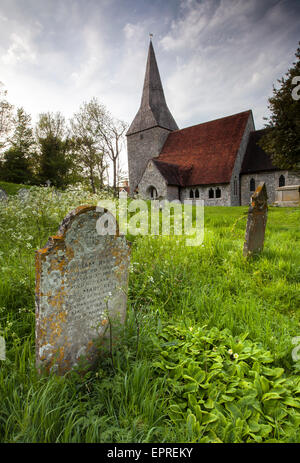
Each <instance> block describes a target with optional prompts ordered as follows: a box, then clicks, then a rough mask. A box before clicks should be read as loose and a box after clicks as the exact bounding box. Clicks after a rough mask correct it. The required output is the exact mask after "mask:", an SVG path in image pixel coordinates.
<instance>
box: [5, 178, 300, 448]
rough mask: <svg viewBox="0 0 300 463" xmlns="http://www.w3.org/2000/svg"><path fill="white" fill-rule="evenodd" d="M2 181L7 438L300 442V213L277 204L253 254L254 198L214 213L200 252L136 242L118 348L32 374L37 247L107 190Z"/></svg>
mask: <svg viewBox="0 0 300 463" xmlns="http://www.w3.org/2000/svg"><path fill="white" fill-rule="evenodd" d="M0 187H3V188H4V189H5V190H6V191H7V192H8V193H9V195H10V197H9V199H8V201H5V202H2V203H0V225H1V231H2V233H1V234H0V335H1V336H3V337H4V338H5V341H6V354H7V359H6V360H5V361H0V441H1V442H159V443H161V442H195V441H197V442H206V441H209V442H216V441H218V442H219V441H223V442H247V441H253V442H259V441H262V442H266V441H272V440H274V441H277V442H288V441H291V442H299V441H300V439H299V437H300V436H299V431H298V428H299V416H298V411H299V409H298V408H297V405H298V401H299V382H298V379H297V377H295V376H294V375H295V374H298V375H299V370H297V368H298V367H299V365H298V367H297V364H296V363H294V362H293V360H292V357H291V352H292V350H293V349H294V347H295V345H293V344H292V342H291V339H292V338H293V337H294V336H299V334H300V333H299V329H300V314H299V310H298V308H299V303H300V300H299V294H300V292H299V280H300V274H299V268H300V248H299V241H300V230H299V220H300V211H299V208H272V207H270V208H269V214H268V223H267V230H266V237H265V248H264V251H263V253H262V254H261V255H259V256H256V257H255V258H253V259H252V260H245V259H244V258H243V257H242V248H243V241H244V235H245V226H246V221H245V220H244V219H245V217H246V216H245V212H246V210H247V208H245V207H236V208H222V207H220V208H218V207H211V208H209V207H207V208H205V236H204V242H203V244H202V245H201V246H199V247H187V246H185V244H184V239H182V238H181V237H176V236H173V237H167V236H165V237H155V236H153V237H151V236H146V237H131V238H132V241H133V243H132V255H131V266H130V278H129V295H128V313H127V320H126V325H125V327H124V329H122V330H120V332H119V334H118V341H117V342H116V343H115V344H114V345H113V346H112V352H111V354H112V355H110V352H108V354H106V355H105V350H104V349H102V348H101V351H100V353H101V354H102V356H101V357H100V360H99V363H98V365H97V367H96V368H95V370H93V371H90V372H89V373H87V374H86V375H85V376H79V375H77V374H76V372H72V373H70V374H67V375H65V376H64V377H63V378H57V377H55V376H54V375H50V376H49V377H44V376H39V375H37V372H36V369H35V307H34V295H35V265H34V260H35V250H36V249H38V248H40V247H42V246H44V245H45V243H46V241H47V240H48V237H49V236H50V235H53V234H55V233H56V232H57V229H58V226H59V224H60V222H61V220H62V219H63V217H64V216H65V215H66V213H68V212H69V211H71V210H72V209H74V208H75V207H76V206H78V205H80V204H81V205H82V204H96V203H97V202H98V200H99V199H100V196H97V195H91V194H90V193H88V192H83V191H79V190H78V189H75V188H72V189H71V188H69V189H67V190H66V191H63V192H60V195H59V196H57V194H56V192H55V189H54V188H52V187H50V188H38V187H31V188H30V189H29V192H30V194H29V196H28V197H27V198H26V200H25V201H24V200H22V198H19V197H18V196H16V195H15V194H14V193H15V192H16V191H17V190H18V189H19V188H20V186H18V185H13V184H8V183H4V182H2V183H0ZM239 219H240V220H239ZM204 325H206V326H204ZM190 328H192V330H190ZM113 330H115V328H114V327H113ZM245 333H248V337H246V336H245ZM181 337H183V339H181ZM238 339H239V342H237V340H238ZM214 348H216V350H214ZM229 349H232V351H233V353H238V354H239V357H238V358H237V359H234V358H232V355H231V354H230V353H229V352H228V350H229ZM270 352H271V353H270ZM180 365H181V366H180ZM181 368H182V371H181ZM175 373H176V375H177V376H176V377H175V376H174V375H175ZM204 385H205V386H207V387H205V388H204V387H203V386H204ZM268 388H269V389H268ZM267 389H268V390H267ZM267 394H269V395H267ZM270 394H272V395H270ZM279 396H280V398H279ZM232 399H233V400H232ZM201 400H203V401H204V403H200V401H201ZM215 403H217V405H216V406H215ZM177 406H179V408H180V410H178V408H177ZM198 406H199V407H200V412H199V409H198ZM181 407H182V408H181ZM188 410H190V411H188ZM260 410H261V411H260ZM249 413H250V415H249ZM248 415H249V416H248ZM216 416H217V419H216ZM272 419H273V421H272ZM223 422H224V423H226V424H225V425H224V426H223V427H222V426H221V423H223Z"/></svg>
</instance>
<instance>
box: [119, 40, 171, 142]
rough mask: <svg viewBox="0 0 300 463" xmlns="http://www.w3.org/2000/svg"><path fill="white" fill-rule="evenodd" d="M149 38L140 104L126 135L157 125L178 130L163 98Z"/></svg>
mask: <svg viewBox="0 0 300 463" xmlns="http://www.w3.org/2000/svg"><path fill="white" fill-rule="evenodd" d="M151 39H152V37H151V35H150V43H149V50H148V58H147V65H146V73H145V80H144V88H143V94H142V100H141V105H140V109H139V110H138V112H137V114H136V116H135V118H134V120H133V122H132V124H131V126H130V127H129V130H128V132H127V135H131V134H133V133H136V132H141V131H142V130H147V129H150V128H152V127H157V126H158V127H162V128H164V129H167V130H170V131H173V130H178V127H177V124H176V122H175V120H174V118H173V116H172V114H171V113H170V110H169V108H168V106H167V103H166V100H165V95H164V91H163V87H162V83H161V80H160V75H159V70H158V67H157V63H156V58H155V54H154V49H153V45H152V40H151Z"/></svg>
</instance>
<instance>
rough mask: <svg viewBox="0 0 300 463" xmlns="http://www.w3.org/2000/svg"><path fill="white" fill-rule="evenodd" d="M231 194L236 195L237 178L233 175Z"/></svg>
mask: <svg viewBox="0 0 300 463" xmlns="http://www.w3.org/2000/svg"><path fill="white" fill-rule="evenodd" d="M233 194H234V196H237V179H236V177H235V179H234V182H233Z"/></svg>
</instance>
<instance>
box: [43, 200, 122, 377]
mask: <svg viewBox="0 0 300 463" xmlns="http://www.w3.org/2000/svg"><path fill="white" fill-rule="evenodd" d="M104 214H106V215H107V216H109V217H110V218H113V216H112V215H111V214H110V213H109V212H107V211H105V210H102V212H101V211H100V210H99V211H98V209H97V208H96V206H81V207H78V208H77V209H75V210H74V211H72V212H71V213H70V214H68V215H67V216H66V217H65V219H64V220H63V222H62V224H61V226H60V228H59V231H58V234H57V235H56V236H52V237H50V238H49V240H48V242H47V244H46V246H45V247H44V248H43V249H40V250H38V251H37V253H36V360H37V367H38V369H39V370H42V369H43V368H44V369H45V370H46V371H51V372H52V371H53V372H56V373H58V374H64V373H65V372H67V371H68V370H70V369H71V368H72V367H74V366H77V365H78V364H79V362H81V360H82V359H83V360H84V362H86V364H87V365H92V364H93V363H94V361H95V360H96V358H97V356H98V352H99V350H98V348H99V346H98V348H97V343H98V344H99V341H100V342H101V340H102V341H103V340H104V339H105V338H109V336H110V334H111V331H110V329H111V323H112V321H116V322H120V323H123V322H124V320H125V315H126V305H127V284H128V272H129V261H130V245H129V243H128V242H127V240H126V238H125V237H124V236H120V235H119V233H118V230H116V231H115V233H114V234H107V235H100V234H99V233H98V232H99V227H98V224H99V220H100V219H101V218H102V219H103V218H104V217H105V215H104ZM113 220H114V218H113ZM100 221H101V220H100ZM97 230H98V231H97Z"/></svg>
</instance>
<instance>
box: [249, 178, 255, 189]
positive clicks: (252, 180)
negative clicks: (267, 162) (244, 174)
mask: <svg viewBox="0 0 300 463" xmlns="http://www.w3.org/2000/svg"><path fill="white" fill-rule="evenodd" d="M250 191H255V180H254V178H251V180H250Z"/></svg>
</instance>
